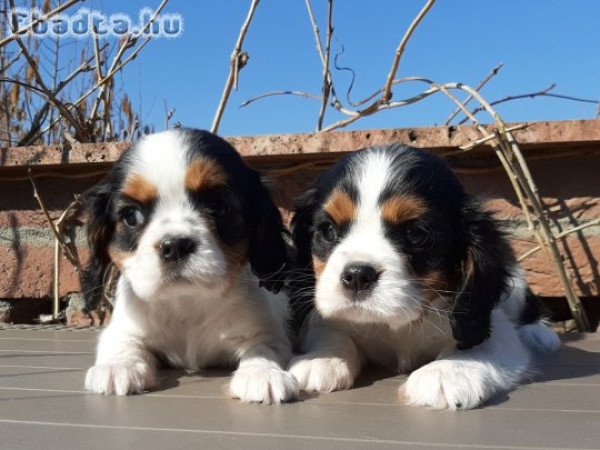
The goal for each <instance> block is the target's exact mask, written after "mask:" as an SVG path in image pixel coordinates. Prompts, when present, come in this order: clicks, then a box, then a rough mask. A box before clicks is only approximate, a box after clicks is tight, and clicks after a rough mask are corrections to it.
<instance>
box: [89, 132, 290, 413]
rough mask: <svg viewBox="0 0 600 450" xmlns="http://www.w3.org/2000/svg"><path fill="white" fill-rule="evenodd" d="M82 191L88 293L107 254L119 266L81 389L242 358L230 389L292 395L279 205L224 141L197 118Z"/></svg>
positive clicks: (270, 396)
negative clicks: (162, 368) (196, 124)
mask: <svg viewBox="0 0 600 450" xmlns="http://www.w3.org/2000/svg"><path fill="white" fill-rule="evenodd" d="M87 201H88V210H89V216H90V219H89V225H88V238H89V244H90V249H91V262H90V265H89V268H88V270H87V273H86V275H85V283H84V284H85V286H84V288H85V289H86V291H87V292H88V299H89V300H90V302H91V303H92V304H93V303H94V302H95V301H97V299H98V296H99V295H100V294H99V293H100V292H101V286H102V277H103V273H104V271H105V269H106V267H107V265H108V264H110V263H113V264H115V265H116V266H117V267H118V268H119V269H120V278H119V280H118V284H117V288H116V306H115V310H114V312H113V316H112V319H111V322H110V324H109V325H108V326H107V328H106V329H105V330H104V331H103V332H102V334H101V336H100V341H99V344H98V349H97V359H96V364H95V365H94V366H93V367H92V368H91V369H89V371H88V373H87V377H86V380H85V385H86V388H87V389H89V390H91V391H94V392H98V393H102V394H116V395H126V394H130V393H139V392H142V391H144V390H146V389H150V388H152V387H153V386H155V385H156V384H157V368H158V367H159V363H166V364H168V365H169V366H171V367H177V368H186V369H200V368H203V367H208V366H227V367H234V368H235V367H237V370H236V371H235V373H234V374H233V379H232V381H231V385H230V390H231V394H232V396H234V397H237V398H240V399H241V400H242V401H245V402H263V403H279V402H282V401H285V400H289V399H291V398H294V397H295V396H296V395H297V393H298V384H297V382H296V380H295V379H294V378H293V377H292V376H291V375H289V374H288V373H287V372H286V371H285V370H284V368H285V367H286V365H287V363H288V361H289V358H290V356H291V348H290V341H289V339H288V335H287V329H286V324H287V318H288V317H287V316H288V313H287V311H288V301H287V297H286V296H284V295H283V294H275V293H274V292H277V291H279V289H280V288H281V286H282V284H283V277H284V271H285V270H286V268H287V266H288V261H287V255H286V249H285V245H284V241H283V238H282V233H283V232H284V228H283V225H282V221H281V217H280V215H279V212H278V211H277V208H276V207H275V206H274V204H273V203H272V201H271V199H270V197H269V194H268V192H267V190H266V189H265V187H264V186H263V184H262V183H261V181H260V177H259V174H258V173H256V172H255V171H253V170H251V169H250V168H249V167H247V166H246V165H245V164H244V162H243V161H242V159H241V157H240V156H239V154H238V153H237V152H236V151H235V150H234V149H233V148H232V147H231V146H230V145H229V144H228V143H227V142H225V141H224V140H222V139H221V138H219V137H217V136H215V135H213V134H211V133H208V132H206V131H200V130H192V129H180V130H172V131H167V132H163V133H158V134H154V135H150V136H146V137H144V138H143V139H141V140H140V141H139V142H138V143H137V144H136V145H135V146H134V147H133V148H132V149H131V150H130V151H128V152H126V153H125V154H124V155H123V156H122V157H121V158H120V160H119V161H118V162H117V164H116V165H115V167H114V168H113V170H112V171H111V172H110V174H109V175H108V177H107V178H106V179H105V180H103V181H102V182H101V183H100V184H99V185H98V186H97V187H96V188H94V189H93V190H92V191H91V192H90V193H88V195H87Z"/></svg>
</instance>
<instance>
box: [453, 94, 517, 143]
mask: <svg viewBox="0 0 600 450" xmlns="http://www.w3.org/2000/svg"><path fill="white" fill-rule="evenodd" d="M462 104H463V106H466V102H462ZM458 110H459V111H460V108H458ZM528 126H529V124H528V123H521V124H519V125H515V126H512V127H510V128H507V129H506V131H518V130H523V129H525V128H527V127H528ZM496 138H497V136H496V134H494V133H491V134H488V135H487V136H485V137H482V138H481V139H477V140H475V141H473V142H469V143H468V144H464V145H461V146H459V147H458V148H460V149H461V150H464V151H469V150H472V149H473V148H475V147H477V146H478V145H481V144H484V143H486V142H487V141H490V140H492V139H496ZM452 153H454V152H452Z"/></svg>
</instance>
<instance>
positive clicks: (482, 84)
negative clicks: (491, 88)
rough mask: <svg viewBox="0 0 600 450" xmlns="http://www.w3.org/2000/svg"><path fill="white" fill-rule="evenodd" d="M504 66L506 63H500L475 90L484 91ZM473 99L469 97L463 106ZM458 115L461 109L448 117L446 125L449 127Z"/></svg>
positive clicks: (457, 109)
mask: <svg viewBox="0 0 600 450" xmlns="http://www.w3.org/2000/svg"><path fill="white" fill-rule="evenodd" d="M503 66H504V63H500V64H498V65H497V66H496V67H494V68H493V69H492V71H491V72H490V73H489V74H488V75H487V76H486V77H485V78H484V79H483V80H481V81H480V82H479V84H478V85H477V87H476V88H475V90H476V91H477V92H479V91H481V89H483V87H484V86H485V85H486V84H487V83H488V81H490V80H491V79H492V78H494V77H495V76H496V75H497V74H498V72H500V69H502V67H503ZM472 99H473V96H472V95H469V96H468V97H467V98H466V99H465V100H464V101H463V102H462V104H463V106H467V104H468V103H469V102H470V101H471V100H472ZM458 113H460V108H456V109H455V110H454V111H453V112H452V114H450V115H449V116H448V118H447V119H446V122H444V125H449V124H450V122H452V119H454V118H455V117H456V116H457V115H458Z"/></svg>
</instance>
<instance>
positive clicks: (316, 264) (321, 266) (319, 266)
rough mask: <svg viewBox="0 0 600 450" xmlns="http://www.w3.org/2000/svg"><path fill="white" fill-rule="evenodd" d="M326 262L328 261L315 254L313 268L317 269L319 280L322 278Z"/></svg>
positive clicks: (316, 276)
mask: <svg viewBox="0 0 600 450" xmlns="http://www.w3.org/2000/svg"><path fill="white" fill-rule="evenodd" d="M326 264H327V263H326V262H325V261H322V260H321V259H319V258H317V257H316V256H313V269H314V271H315V278H316V279H317V280H318V279H319V278H320V276H321V274H322V273H323V270H325V265H326Z"/></svg>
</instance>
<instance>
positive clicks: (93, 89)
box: [40, 37, 151, 135]
mask: <svg viewBox="0 0 600 450" xmlns="http://www.w3.org/2000/svg"><path fill="white" fill-rule="evenodd" d="M150 40H151V38H150V37H148V38H146V39H145V40H144V41H142V43H141V44H140V45H139V46H138V47H137V48H136V49H135V50H134V51H133V52H132V53H130V54H129V56H128V57H127V58H125V59H124V60H123V61H122V62H121V63H119V64H117V65H116V67H114V68H113V69H112V70H109V72H108V73H107V74H106V76H105V77H104V78H103V79H102V80H100V81H99V82H98V83H97V84H96V85H94V86H93V87H91V88H90V89H88V91H87V92H85V93H84V94H82V95H81V96H80V97H79V98H78V99H77V100H75V101H74V102H73V103H71V104H70V105H69V106H70V107H73V108H75V107H77V105H79V104H80V103H81V102H82V101H84V100H85V99H86V98H88V97H89V96H90V95H92V94H93V93H94V92H96V90H97V89H98V88H101V87H102V86H104V85H105V84H106V83H107V82H108V81H110V80H111V79H112V78H113V77H114V76H115V75H116V74H117V73H118V72H119V71H121V70H122V69H123V68H124V67H125V66H126V65H127V64H128V63H129V62H131V61H133V60H134V59H135V58H136V57H137V55H138V54H139V53H140V51H141V50H142V49H143V48H144V46H145V45H146V44H147V43H148V42H149V41H150ZM130 46H131V45H130ZM115 57H116V56H115ZM113 61H114V60H113ZM90 117H93V116H91V115H90ZM59 120H60V118H57V119H56V120H54V121H53V122H50V124H49V125H48V126H47V127H46V128H44V129H43V130H42V131H41V132H40V135H43V134H44V133H46V132H48V130H50V129H51V128H52V127H53V126H54V125H56V124H57V123H58V121H59Z"/></svg>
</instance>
